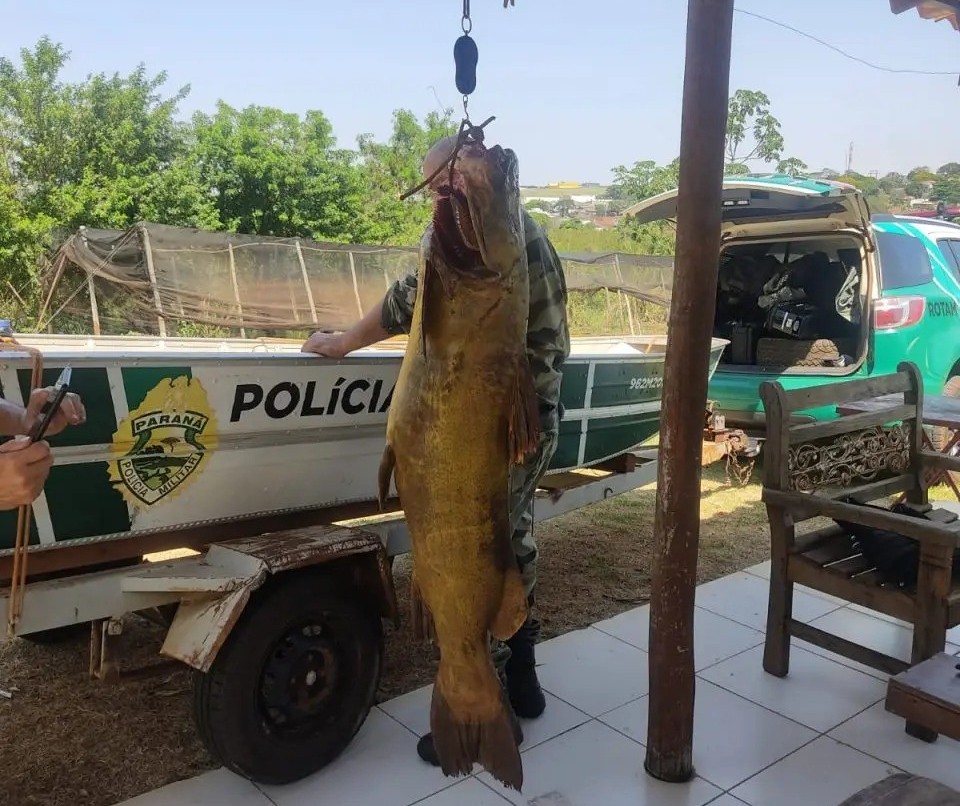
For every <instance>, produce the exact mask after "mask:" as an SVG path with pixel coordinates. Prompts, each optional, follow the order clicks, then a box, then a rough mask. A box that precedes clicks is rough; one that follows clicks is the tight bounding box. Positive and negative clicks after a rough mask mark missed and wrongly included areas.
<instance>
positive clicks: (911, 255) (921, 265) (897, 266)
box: [876, 230, 933, 290]
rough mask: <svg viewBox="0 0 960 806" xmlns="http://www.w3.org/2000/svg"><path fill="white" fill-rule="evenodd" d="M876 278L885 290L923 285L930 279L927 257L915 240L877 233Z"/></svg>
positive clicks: (925, 251) (898, 235)
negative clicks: (878, 271) (877, 263)
mask: <svg viewBox="0 0 960 806" xmlns="http://www.w3.org/2000/svg"><path fill="white" fill-rule="evenodd" d="M876 235H877V247H878V251H879V256H880V277H881V280H882V284H883V288H884V289H885V290H887V289H891V288H906V287H908V286H912V285H923V284H924V283H929V282H930V281H931V280H932V279H933V269H932V268H931V266H930V255H928V254H927V247H925V246H924V245H923V242H922V241H921V240H920V239H919V238H914V237H913V236H912V235H900V234H899V233H896V232H884V231H882V230H880V231H877V233H876Z"/></svg>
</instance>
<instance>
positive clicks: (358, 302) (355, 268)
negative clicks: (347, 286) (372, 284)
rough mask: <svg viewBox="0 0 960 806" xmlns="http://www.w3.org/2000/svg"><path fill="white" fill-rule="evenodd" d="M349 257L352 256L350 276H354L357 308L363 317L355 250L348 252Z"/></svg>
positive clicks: (354, 293) (354, 294)
mask: <svg viewBox="0 0 960 806" xmlns="http://www.w3.org/2000/svg"><path fill="white" fill-rule="evenodd" d="M347 257H349V258H350V276H351V277H352V278H353V296H354V298H355V299H356V300H357V310H358V311H359V313H360V317H361V318H362V317H363V303H362V302H361V301H360V284H359V283H358V282H357V267H356V266H355V265H354V262H353V252H352V251H351V252H347Z"/></svg>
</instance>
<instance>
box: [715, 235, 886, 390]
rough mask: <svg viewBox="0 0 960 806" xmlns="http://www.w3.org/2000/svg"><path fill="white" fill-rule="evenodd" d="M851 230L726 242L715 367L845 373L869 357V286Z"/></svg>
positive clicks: (719, 288)
mask: <svg viewBox="0 0 960 806" xmlns="http://www.w3.org/2000/svg"><path fill="white" fill-rule="evenodd" d="M863 257H864V251H863V242H862V239H859V238H857V237H856V236H855V235H854V234H853V233H839V232H838V233H829V234H825V235H810V236H804V235H798V236H796V237H789V239H788V238H783V237H781V238H778V239H771V240H766V239H763V240H760V239H757V240H752V239H751V240H750V241H746V242H745V241H742V240H738V241H733V242H727V243H726V244H725V245H724V247H723V248H722V249H721V253H720V267H719V274H718V279H717V308H716V316H715V319H714V328H713V331H714V333H713V334H714V336H715V337H717V338H723V339H728V340H729V341H730V345H729V346H728V347H727V349H726V350H725V351H724V353H723V356H722V357H721V358H720V365H719V366H718V368H717V371H718V372H725V371H726V372H730V371H733V372H764V373H769V372H773V373H778V374H780V373H789V374H793V373H802V374H808V373H810V374H831V375H833V374H847V373H849V372H852V371H853V370H854V369H856V367H857V366H859V364H860V363H861V361H862V360H863V359H864V357H865V355H866V350H867V342H868V328H867V326H866V317H865V316H864V311H865V310H866V308H867V304H866V303H867V297H866V291H867V288H868V283H867V276H866V267H865V265H864V259H863Z"/></svg>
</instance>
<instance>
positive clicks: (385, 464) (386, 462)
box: [377, 442, 397, 512]
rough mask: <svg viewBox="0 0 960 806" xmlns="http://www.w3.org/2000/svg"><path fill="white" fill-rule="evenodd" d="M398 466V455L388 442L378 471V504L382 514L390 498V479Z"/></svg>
mask: <svg viewBox="0 0 960 806" xmlns="http://www.w3.org/2000/svg"><path fill="white" fill-rule="evenodd" d="M396 464H397V455H396V454H395V453H394V452H393V448H392V447H391V445H390V443H389V442H388V443H387V444H386V446H385V447H384V449H383V456H381V457H380V467H379V468H378V469H377V488H378V489H377V504H378V505H379V507H380V511H381V512H383V510H384V507H386V505H387V498H388V497H389V496H390V479H391V477H392V476H393V469H394V467H396Z"/></svg>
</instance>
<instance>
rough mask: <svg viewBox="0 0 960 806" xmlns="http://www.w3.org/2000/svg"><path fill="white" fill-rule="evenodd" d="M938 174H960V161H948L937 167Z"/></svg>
mask: <svg viewBox="0 0 960 806" xmlns="http://www.w3.org/2000/svg"><path fill="white" fill-rule="evenodd" d="M937 174H939V175H941V176H960V162H948V163H946V164H945V165H941V166H940V167H939V168H937Z"/></svg>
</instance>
